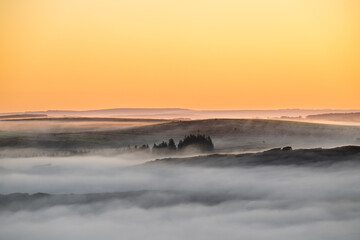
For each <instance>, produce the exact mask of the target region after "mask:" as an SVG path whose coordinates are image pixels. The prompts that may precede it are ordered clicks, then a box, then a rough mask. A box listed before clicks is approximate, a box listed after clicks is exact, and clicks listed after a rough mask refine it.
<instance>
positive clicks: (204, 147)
mask: <svg viewBox="0 0 360 240" xmlns="http://www.w3.org/2000/svg"><path fill="white" fill-rule="evenodd" d="M188 146H194V147H196V148H198V149H199V150H201V151H212V150H214V144H213V142H212V140H211V137H210V136H205V135H200V134H198V135H193V134H190V135H189V136H186V137H185V138H184V139H183V140H180V141H179V144H178V149H179V150H182V149H185V148H187V147H188Z"/></svg>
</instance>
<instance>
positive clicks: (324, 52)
mask: <svg viewBox="0 0 360 240" xmlns="http://www.w3.org/2000/svg"><path fill="white" fill-rule="evenodd" d="M114 107H185V108H194V109H251V108H252V109H271V108H347V109H349V108H360V1H358V0H178V1H177V0H151V1H150V0H0V111H2V112H5V111H21V110H46V109H96V108H114Z"/></svg>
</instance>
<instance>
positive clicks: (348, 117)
mask: <svg viewBox="0 0 360 240" xmlns="http://www.w3.org/2000/svg"><path fill="white" fill-rule="evenodd" d="M306 118H307V119H310V120H323V121H335V122H355V123H360V112H353V113H326V114H316V115H309V116H307V117H306Z"/></svg>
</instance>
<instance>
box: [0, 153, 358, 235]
mask: <svg viewBox="0 0 360 240" xmlns="http://www.w3.org/2000/svg"><path fill="white" fill-rule="evenodd" d="M142 162H143V160H142V159H137V158H136V157H134V156H128V157H126V158H125V157H94V156H93V157H70V158H46V157H44V158H18V159H2V160H1V168H0V193H1V194H3V195H1V197H2V199H3V200H4V196H9V195H7V194H10V193H16V192H18V193H29V194H34V193H37V192H43V193H48V194H50V195H49V197H47V198H46V201H42V202H40V203H41V204H40V205H39V202H36V201H29V200H26V199H22V200H21V196H20V200H19V199H18V200H17V201H13V202H12V203H11V204H7V203H6V204H4V202H2V207H1V208H0V226H1V231H0V232H1V233H0V238H1V239H30V240H31V239H34V240H35V239H37V240H38V239H144V238H146V239H265V238H266V239H314V240H315V239H316V240H318V239H350V240H351V239H354V240H355V239H358V237H359V236H360V230H359V228H358V226H360V188H359V185H358V183H359V181H360V176H359V170H360V165H359V163H357V161H347V162H343V163H338V164H332V165H329V166H327V167H312V166H305V167H304V166H300V167H299V166H298V167H295V166H257V167H237V168H215V167H201V166H196V167H190V166H187V167H186V166H180V165H176V166H171V165H167V164H156V165H154V166H153V165H151V166H150V165H149V164H145V165H142V164H141V163H142ZM139 164H140V165H139ZM88 193H93V194H90V195H89V194H88ZM114 194H115V197H114ZM79 199H80V200H79Z"/></svg>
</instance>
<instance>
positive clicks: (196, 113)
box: [0, 108, 360, 119]
mask: <svg viewBox="0 0 360 240" xmlns="http://www.w3.org/2000/svg"><path fill="white" fill-rule="evenodd" d="M358 111H359V112H360V110H344V109H272V110H194V109H185V108H112V109H95V110H81V111H75V110H47V111H27V112H16V113H0V116H1V115H14V114H46V115H48V116H50V117H120V118H121V117H129V118H161V119H174V118H191V119H206V118H278V117H281V116H288V117H298V116H302V117H305V116H307V115H313V114H324V113H349V112H358Z"/></svg>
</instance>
